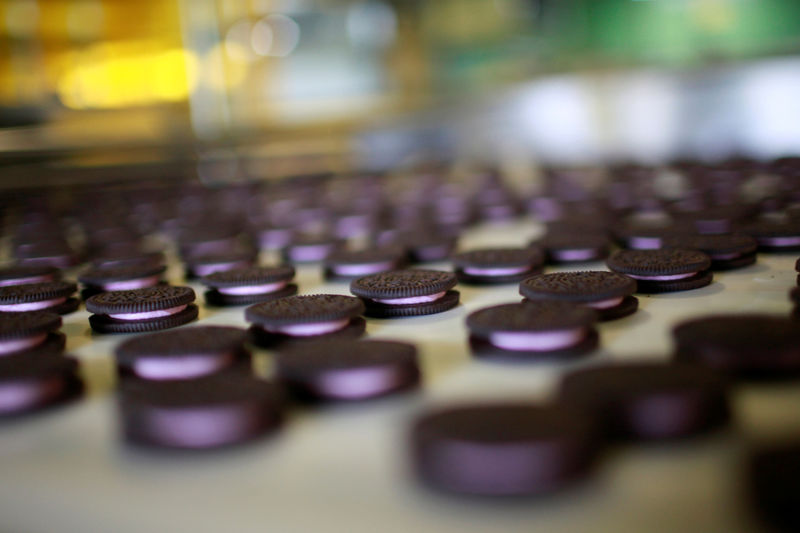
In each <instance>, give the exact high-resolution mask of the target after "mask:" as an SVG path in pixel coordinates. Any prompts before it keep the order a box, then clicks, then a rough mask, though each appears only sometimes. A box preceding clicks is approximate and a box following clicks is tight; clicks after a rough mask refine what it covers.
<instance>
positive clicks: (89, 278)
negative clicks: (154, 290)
mask: <svg viewBox="0 0 800 533" xmlns="http://www.w3.org/2000/svg"><path fill="white" fill-rule="evenodd" d="M166 270H167V267H166V266H165V265H156V264H152V265H133V266H111V267H101V268H97V267H95V268H90V269H88V270H86V271H84V272H83V273H82V274H81V275H79V276H78V281H80V282H81V283H82V284H83V285H84V288H83V290H82V291H81V295H82V296H83V298H84V299H86V298H89V297H91V296H94V295H95V294H100V293H101V292H113V291H129V290H132V289H144V288H146V287H155V286H156V285H158V284H159V283H163V282H164V280H163V279H162V274H163V273H164V272H165V271H166Z"/></svg>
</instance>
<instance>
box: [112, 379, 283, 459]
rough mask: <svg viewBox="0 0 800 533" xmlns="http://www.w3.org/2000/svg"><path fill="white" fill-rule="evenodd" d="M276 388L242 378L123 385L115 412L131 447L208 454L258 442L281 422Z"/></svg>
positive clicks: (263, 382)
mask: <svg viewBox="0 0 800 533" xmlns="http://www.w3.org/2000/svg"><path fill="white" fill-rule="evenodd" d="M282 412H283V400H282V395H281V393H280V390H279V388H278V387H277V386H276V385H274V384H272V383H270V382H267V381H263V380H260V379H256V378H253V377H248V376H238V375H229V374H224V375H215V376H207V377H203V378H199V379H195V380H189V381H133V382H126V383H123V385H122V387H121V389H120V396H119V413H120V420H121V422H122V432H123V436H124V438H125V440H126V441H127V442H129V443H131V444H136V445H143V446H152V447H159V448H173V449H187V450H189V449H195V450H202V449H214V448H220V447H225V446H232V445H235V444H241V443H244V442H248V441H251V440H253V439H256V438H258V437H262V436H264V435H266V434H268V433H270V432H272V431H274V430H275V429H277V428H278V427H279V426H280V424H281V421H282V419H283V414H282Z"/></svg>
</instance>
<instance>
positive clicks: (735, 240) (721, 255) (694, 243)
mask: <svg viewBox="0 0 800 533" xmlns="http://www.w3.org/2000/svg"><path fill="white" fill-rule="evenodd" d="M663 247H664V248H683V249H686V250H699V251H701V252H703V253H705V254H706V255H708V256H709V257H710V258H711V270H733V269H737V268H744V267H746V266H750V265H752V264H754V263H755V262H756V250H757V249H758V243H757V242H756V240H755V239H754V238H753V237H750V236H749V235H744V234H741V233H740V234H735V233H722V234H709V235H684V236H681V237H677V236H676V237H668V238H666V239H664V242H663Z"/></svg>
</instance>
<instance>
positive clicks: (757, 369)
mask: <svg viewBox="0 0 800 533" xmlns="http://www.w3.org/2000/svg"><path fill="white" fill-rule="evenodd" d="M672 336H673V339H674V341H675V352H674V358H675V359H676V360H678V361H682V362H687V363H695V364H700V365H704V366H707V367H710V368H713V369H714V370H718V371H722V372H728V373H731V374H736V375H740V376H743V377H755V378H760V377H769V378H780V377H792V376H795V377H796V376H797V375H800V328H798V327H797V322H796V321H794V320H790V319H788V318H783V317H780V316H772V315H761V314H746V315H716V316H715V315H711V316H706V317H701V318H696V319H693V320H689V321H686V322H682V323H681V324H678V326H677V327H675V328H674V329H673V330H672Z"/></svg>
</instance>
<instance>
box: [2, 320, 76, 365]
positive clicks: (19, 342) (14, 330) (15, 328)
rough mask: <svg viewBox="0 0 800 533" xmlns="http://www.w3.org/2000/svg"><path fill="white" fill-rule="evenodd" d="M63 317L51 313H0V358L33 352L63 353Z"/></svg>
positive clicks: (64, 339) (64, 338)
mask: <svg viewBox="0 0 800 533" xmlns="http://www.w3.org/2000/svg"><path fill="white" fill-rule="evenodd" d="M60 327H61V317H60V316H58V315H57V314H56V313H51V312H49V311H30V312H28V313H0V357H2V356H6V355H11V354H17V353H23V352H29V351H31V350H37V351H39V350H42V351H50V352H55V353H61V352H62V351H63V350H64V345H65V343H66V337H64V335H62V334H61V333H58V328H60Z"/></svg>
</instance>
